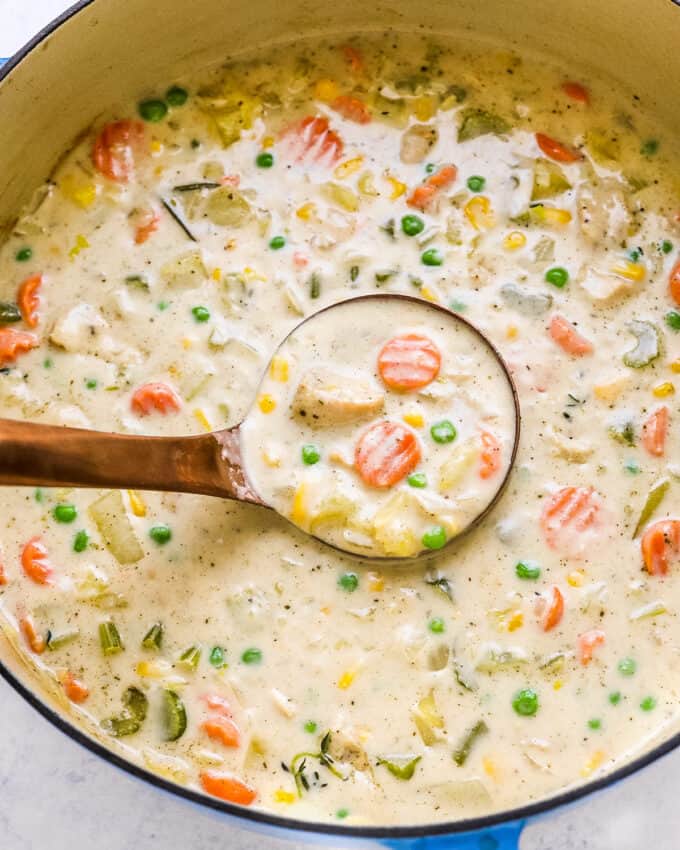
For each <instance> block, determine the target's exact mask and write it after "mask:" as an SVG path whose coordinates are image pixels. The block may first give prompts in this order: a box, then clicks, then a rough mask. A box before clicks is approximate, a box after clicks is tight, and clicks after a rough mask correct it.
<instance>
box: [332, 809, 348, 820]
mask: <svg viewBox="0 0 680 850" xmlns="http://www.w3.org/2000/svg"><path fill="white" fill-rule="evenodd" d="M348 815H349V809H338V810H337V812H336V813H335V817H336V818H337V819H338V820H344V819H345V818H346V817H347V816H348Z"/></svg>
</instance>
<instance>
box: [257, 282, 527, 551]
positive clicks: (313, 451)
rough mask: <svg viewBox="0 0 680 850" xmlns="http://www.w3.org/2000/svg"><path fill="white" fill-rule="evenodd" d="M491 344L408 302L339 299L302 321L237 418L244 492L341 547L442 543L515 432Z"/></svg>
mask: <svg viewBox="0 0 680 850" xmlns="http://www.w3.org/2000/svg"><path fill="white" fill-rule="evenodd" d="M515 430H516V427H515V406H514V403H513V397H512V388H511V385H510V382H509V380H508V378H507V374H506V372H505V371H504V368H503V366H502V365H501V363H500V362H499V360H498V358H497V357H496V355H495V353H494V352H493V350H492V349H491V348H490V347H489V346H488V345H487V343H486V342H485V341H484V340H483V339H482V338H481V337H480V336H479V335H478V334H477V333H475V331H474V330H473V329H472V328H470V327H469V326H468V325H466V324H464V323H463V322H460V321H456V320H452V318H450V317H447V316H446V315H445V314H443V313H441V311H439V310H433V309H432V308H431V307H428V306H427V305H425V304H423V303H422V302H420V304H419V303H418V302H413V303H409V302H408V301H401V300H393V301H388V300H385V299H369V300H364V301H349V302H347V303H345V304H343V305H342V306H340V307H335V308H333V309H332V310H327V311H325V312H322V313H320V314H319V315H318V316H316V317H314V319H313V321H311V322H305V323H303V324H302V325H301V326H300V328H298V329H297V330H296V331H294V332H293V333H292V334H291V335H290V336H289V337H288V338H287V339H286V341H285V343H284V345H282V346H281V349H280V350H279V351H278V352H277V354H276V356H275V357H274V359H273V360H272V363H271V365H270V367H269V371H268V374H267V375H266V377H265V379H264V381H263V383H262V385H261V387H260V389H259V392H258V399H257V404H256V405H255V406H254V409H253V411H252V412H251V413H249V414H248V417H247V419H246V421H245V423H244V425H243V426H242V429H241V433H242V444H243V447H244V462H245V467H246V470H247V472H248V475H249V476H250V478H251V483H252V484H253V486H254V489H255V491H256V492H257V493H258V494H259V495H260V496H261V497H263V498H264V501H265V502H267V504H270V505H273V506H274V507H275V508H276V509H277V510H278V511H279V513H281V514H283V515H284V516H289V517H290V519H291V520H292V521H293V522H294V523H295V524H296V525H298V526H300V528H303V529H305V530H308V531H310V532H312V533H313V534H315V535H316V536H317V537H321V538H322V539H324V540H328V541H329V542H330V543H332V544H334V545H336V546H338V547H339V548H341V549H343V550H350V551H354V552H356V553H358V554H365V555H375V556H378V557H398V558H403V557H411V556H414V555H417V554H418V553H419V552H420V551H423V550H425V549H430V550H435V549H441V548H443V547H444V546H445V545H446V543H447V542H448V541H449V540H450V539H451V538H453V537H456V536H457V535H459V534H460V533H461V532H463V531H464V530H465V529H466V528H467V527H468V526H469V525H470V524H471V523H472V522H473V521H474V520H475V519H476V518H477V517H478V516H479V515H480V514H482V513H483V512H484V511H485V510H486V508H487V507H488V506H489V504H490V503H491V502H492V500H493V498H494V497H495V495H496V494H497V492H498V490H499V488H500V487H501V485H502V483H503V481H504V479H505V475H506V473H507V469H508V465H509V463H510V459H511V456H512V450H513V446H514V439H515Z"/></svg>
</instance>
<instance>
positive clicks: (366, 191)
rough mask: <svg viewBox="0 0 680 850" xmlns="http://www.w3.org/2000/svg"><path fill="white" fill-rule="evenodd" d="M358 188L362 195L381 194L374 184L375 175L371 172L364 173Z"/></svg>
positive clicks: (358, 182)
mask: <svg viewBox="0 0 680 850" xmlns="http://www.w3.org/2000/svg"><path fill="white" fill-rule="evenodd" d="M357 187H358V189H359V191H360V192H361V194H362V195H371V196H375V195H378V194H379V192H378V190H377V189H376V188H375V183H374V182H373V174H372V172H370V171H364V173H363V174H362V175H361V177H359V179H358V180H357Z"/></svg>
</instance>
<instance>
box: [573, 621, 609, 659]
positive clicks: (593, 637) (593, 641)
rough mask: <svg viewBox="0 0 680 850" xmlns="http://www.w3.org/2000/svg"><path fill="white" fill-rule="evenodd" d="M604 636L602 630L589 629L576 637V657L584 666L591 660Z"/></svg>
mask: <svg viewBox="0 0 680 850" xmlns="http://www.w3.org/2000/svg"><path fill="white" fill-rule="evenodd" d="M604 638H605V634H604V632H603V631H602V629H590V631H587V632H583V634H582V635H579V636H578V657H579V660H580V662H581V664H583V665H584V666H586V665H588V664H590V662H591V661H592V660H593V653H594V652H595V649H596V648H597V647H598V646H602V644H603V643H604Z"/></svg>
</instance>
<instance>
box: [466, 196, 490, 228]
mask: <svg viewBox="0 0 680 850" xmlns="http://www.w3.org/2000/svg"><path fill="white" fill-rule="evenodd" d="M463 212H464V213H465V218H467V220H468V221H469V222H470V224H471V225H472V226H473V227H474V229H475V230H489V228H491V227H493V226H494V224H495V223H496V216H495V215H494V212H493V208H492V207H491V201H490V200H489V199H488V198H486V197H484V195H475V197H474V198H470V200H469V201H468V202H467V204H465V206H464V207H463Z"/></svg>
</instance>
